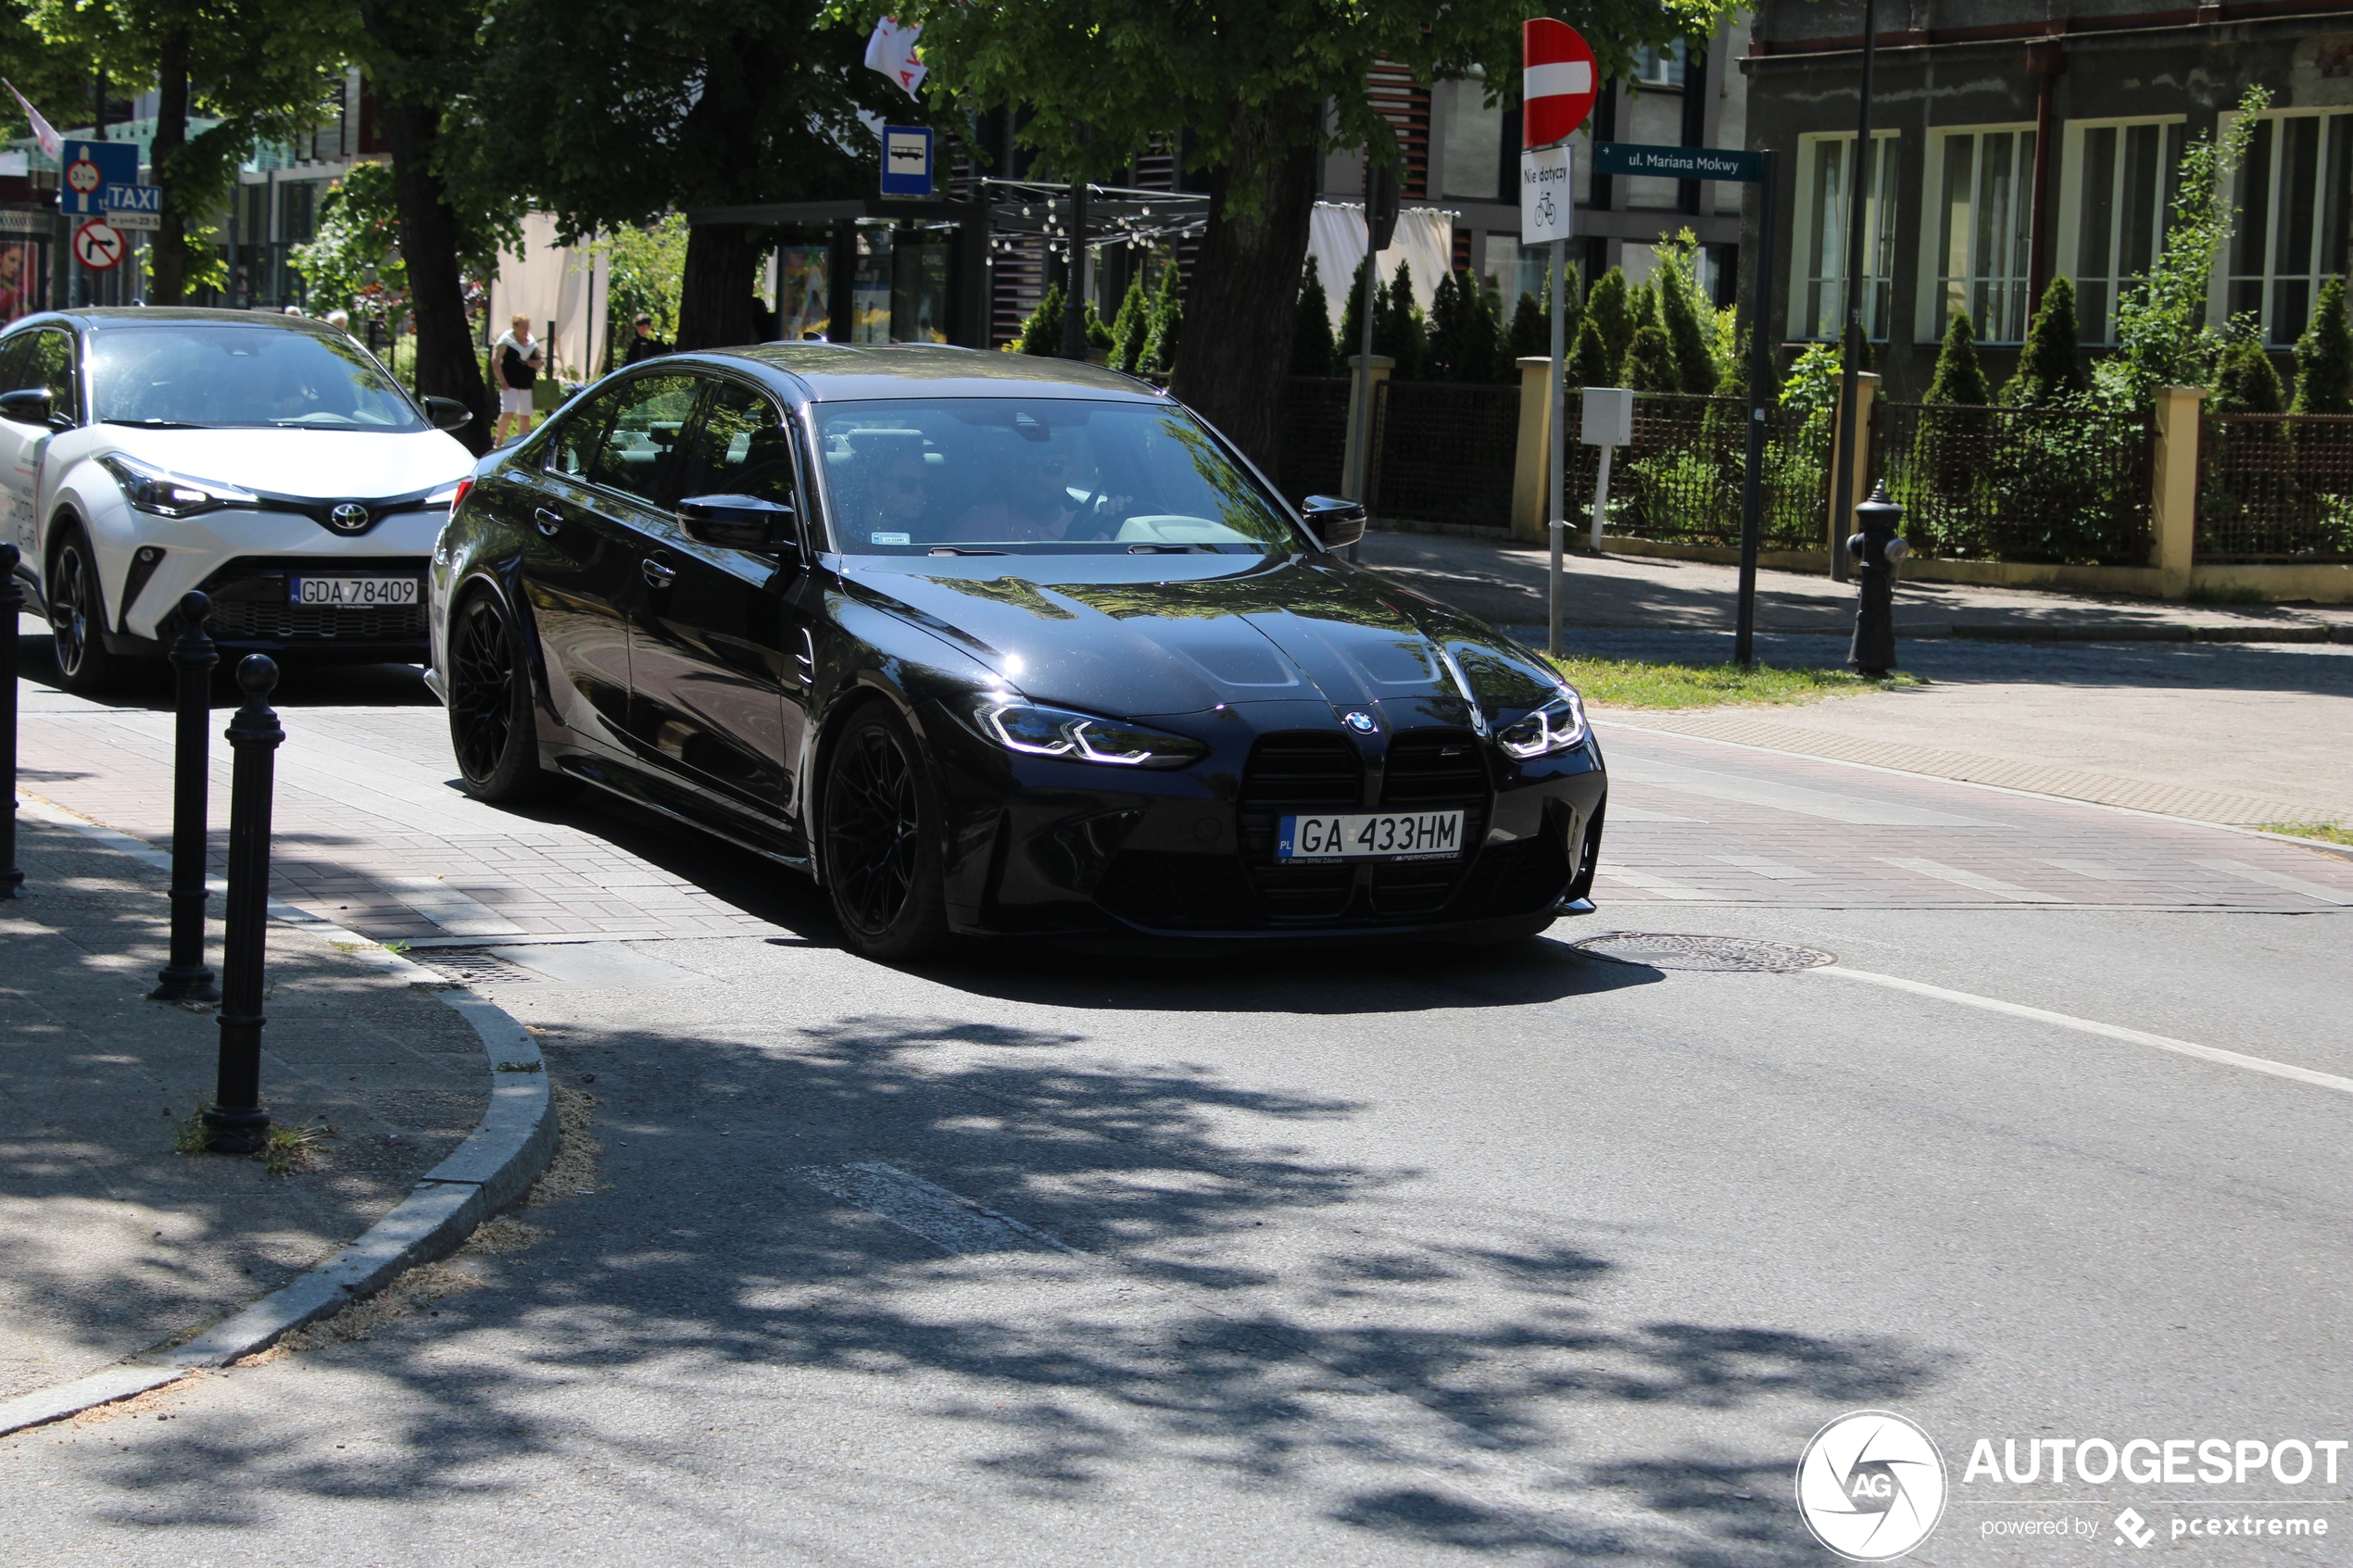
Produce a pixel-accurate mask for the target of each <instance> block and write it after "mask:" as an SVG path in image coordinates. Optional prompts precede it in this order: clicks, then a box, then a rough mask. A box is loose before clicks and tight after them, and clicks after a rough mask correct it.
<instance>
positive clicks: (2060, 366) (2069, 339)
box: [2002, 278, 2092, 408]
mask: <svg viewBox="0 0 2353 1568" xmlns="http://www.w3.org/2000/svg"><path fill="white" fill-rule="evenodd" d="M2081 336H2082V333H2081V332H2079V331H2078V330H2077V328H2076V325H2075V285H2074V284H2073V283H2070V282H2068V281H2067V280H2066V279H2065V278H2053V279H2052V280H2051V281H2050V282H2048V283H2046V284H2045V285H2044V287H2043V303H2042V305H2041V306H2040V307H2037V308H2036V310H2035V312H2034V320H2032V322H2031V323H2029V324H2028V326H2027V329H2026V348H2025V350H2024V351H2023V352H2022V353H2020V355H2019V357H2018V369H2017V370H2015V371H2013V372H2012V373H2011V375H2010V379H2009V380H2008V381H2007V382H2006V383H2003V386H2002V401H2003V402H2005V403H2007V404H2011V405H2013V406H2015V407H2019V408H2038V407H2041V406H2043V405H2045V404H2051V403H2057V402H2061V401H2064V400H2065V399H2067V398H2069V397H2074V396H2081V395H2082V394H2084V393H2087V392H2089V391H2091V390H2092V380H2091V378H2090V377H2089V376H2087V375H2085V374H2084V373H2083V356H2082V350H2080V349H2079V348H2078V347H2077V346H2076V345H2077V341H2078V340H2079V338H2080V337H2081Z"/></svg>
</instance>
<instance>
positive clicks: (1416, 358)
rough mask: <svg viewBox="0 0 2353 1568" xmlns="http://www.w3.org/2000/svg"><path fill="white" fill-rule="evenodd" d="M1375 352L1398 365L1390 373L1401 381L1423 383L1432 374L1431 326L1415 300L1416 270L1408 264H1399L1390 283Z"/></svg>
mask: <svg viewBox="0 0 2353 1568" xmlns="http://www.w3.org/2000/svg"><path fill="white" fill-rule="evenodd" d="M1384 324H1386V325H1387V327H1388V332H1387V335H1386V336H1384V335H1383V333H1382V331H1381V329H1382V326H1383V325H1384ZM1373 352H1374V353H1376V354H1386V355H1389V356H1390V357H1391V358H1394V359H1395V360H1396V361H1397V368H1396V369H1395V370H1392V371H1390V374H1391V375H1392V376H1394V377H1395V378H1396V379H1397V380H1399V381H1420V380H1422V379H1423V378H1424V377H1425V376H1427V375H1428V373H1429V323H1428V320H1426V319H1425V318H1424V317H1423V315H1422V307H1421V305H1420V303H1419V302H1418V301H1416V299H1415V298H1414V270H1413V268H1412V267H1411V266H1409V265H1408V264H1406V263H1405V262H1403V261H1401V262H1399V263H1398V264H1397V276H1396V277H1395V278H1393V279H1391V280H1390V284H1389V308H1388V310H1386V311H1385V312H1383V313H1382V315H1381V316H1379V317H1376V318H1375V319H1374V321H1373Z"/></svg>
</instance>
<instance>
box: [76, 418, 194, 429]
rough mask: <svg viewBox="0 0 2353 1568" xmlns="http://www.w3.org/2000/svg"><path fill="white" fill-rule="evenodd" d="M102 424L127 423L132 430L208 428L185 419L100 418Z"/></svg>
mask: <svg viewBox="0 0 2353 1568" xmlns="http://www.w3.org/2000/svg"><path fill="white" fill-rule="evenodd" d="M98 422H99V423H100V424H102V425H129V426H130V427H131V428H132V429H133V430H210V429H211V428H212V427H211V426H210V425H200V424H195V423H193V422H191V421H189V420H99V421H98Z"/></svg>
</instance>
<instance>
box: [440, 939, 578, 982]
mask: <svg viewBox="0 0 2353 1568" xmlns="http://www.w3.org/2000/svg"><path fill="white" fill-rule="evenodd" d="M409 959H410V961H412V962H414V963H420V964H422V965H423V966H424V967H425V968H427V969H429V970H432V971H433V972H434V973H435V974H438V975H440V976H441V977H442V978H443V979H445V980H454V981H456V982H457V983H458V984H459V985H536V984H539V983H540V982H542V981H544V980H545V979H546V978H547V977H546V976H545V975H540V974H534V973H533V972H531V971H529V970H527V969H524V968H523V967H522V966H521V965H520V964H512V963H509V962H508V961H507V960H504V959H502V958H499V957H497V956H496V955H495V954H491V953H479V952H472V951H469V950H467V949H465V948H463V947H445V948H443V949H442V950H441V951H439V952H437V953H434V954H431V955H426V954H423V953H411V954H410V955H409Z"/></svg>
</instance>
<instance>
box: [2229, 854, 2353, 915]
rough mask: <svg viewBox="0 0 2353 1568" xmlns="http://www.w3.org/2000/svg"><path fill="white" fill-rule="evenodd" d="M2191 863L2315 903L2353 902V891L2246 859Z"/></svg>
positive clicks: (2342, 904) (2339, 905)
mask: <svg viewBox="0 0 2353 1568" xmlns="http://www.w3.org/2000/svg"><path fill="white" fill-rule="evenodd" d="M2190 864H2192V865H2194V866H2203V867H2205V868H2206V869H2207V870H2208V871H2209V872H2221V873H2222V874H2223V875H2224V876H2234V877H2237V878H2238V879H2239V880H2240V881H2241V882H2255V883H2260V884H2263V885H2264V886H2266V887H2276V888H2279V889H2281V890H2282V891H2284V892H2287V893H2300V894H2302V895H2303V896H2304V897H2307V898H2309V899H2311V900H2313V901H2314V902H2315V903H2320V904H2334V905H2336V906H2337V907H2338V908H2340V909H2342V908H2343V907H2344V906H2346V905H2347V904H2353V893H2347V892H2345V891H2343V890H2342V889H2339V888H2334V887H2322V885H2321V884H2319V883H2317V882H2306V881H2305V880H2304V879H2303V878H2302V877H2296V876H2287V875H2284V874H2283V873H2282V872H2267V871H2265V870H2264V869H2263V868H2262V867H2260V866H2250V865H2248V864H2247V863H2246V861H2245V860H2193V861H2191V862H2190Z"/></svg>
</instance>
